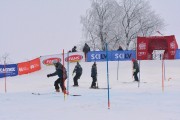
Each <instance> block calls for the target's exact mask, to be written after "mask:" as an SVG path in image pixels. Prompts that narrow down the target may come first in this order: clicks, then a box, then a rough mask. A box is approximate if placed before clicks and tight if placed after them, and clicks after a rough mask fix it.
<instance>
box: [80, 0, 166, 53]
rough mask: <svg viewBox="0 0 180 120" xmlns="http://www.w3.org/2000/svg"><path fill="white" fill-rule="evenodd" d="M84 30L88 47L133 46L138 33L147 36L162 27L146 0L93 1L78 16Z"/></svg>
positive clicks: (159, 19)
mask: <svg viewBox="0 0 180 120" xmlns="http://www.w3.org/2000/svg"><path fill="white" fill-rule="evenodd" d="M81 23H82V24H83V32H84V33H85V37H86V39H87V41H88V42H89V44H90V46H91V48H94V50H95V49H99V50H105V43H108V46H109V49H111V50H113V49H117V48H118V46H119V45H121V46H122V47H123V48H124V49H126V50H128V49H135V46H136V38H137V36H150V35H153V34H154V33H155V32H156V31H158V30H161V29H162V28H163V26H164V22H163V20H162V19H161V18H160V17H159V16H158V15H157V14H155V12H154V11H152V10H151V6H150V4H149V2H147V1H146V0H121V1H120V2H119V3H117V1H115V0H92V4H91V9H89V10H88V11H87V13H86V16H84V17H81Z"/></svg>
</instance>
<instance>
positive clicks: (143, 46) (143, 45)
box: [138, 42, 146, 50]
mask: <svg viewBox="0 0 180 120" xmlns="http://www.w3.org/2000/svg"><path fill="white" fill-rule="evenodd" d="M138 48H139V50H146V43H144V42H141V43H139V46H138Z"/></svg>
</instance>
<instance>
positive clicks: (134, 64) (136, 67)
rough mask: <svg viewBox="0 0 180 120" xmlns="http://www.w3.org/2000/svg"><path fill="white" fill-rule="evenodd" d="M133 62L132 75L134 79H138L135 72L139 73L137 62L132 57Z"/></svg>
mask: <svg viewBox="0 0 180 120" xmlns="http://www.w3.org/2000/svg"><path fill="white" fill-rule="evenodd" d="M132 62H133V76H134V81H137V82H138V81H139V78H138V76H137V74H138V73H139V64H138V62H137V60H135V59H134V58H133V59H132Z"/></svg>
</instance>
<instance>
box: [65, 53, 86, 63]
mask: <svg viewBox="0 0 180 120" xmlns="http://www.w3.org/2000/svg"><path fill="white" fill-rule="evenodd" d="M82 59H83V56H82V55H71V56H69V57H67V58H65V61H66V62H78V61H80V60H82Z"/></svg>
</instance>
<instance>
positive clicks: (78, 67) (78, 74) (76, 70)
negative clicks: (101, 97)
mask: <svg viewBox="0 0 180 120" xmlns="http://www.w3.org/2000/svg"><path fill="white" fill-rule="evenodd" d="M74 73H76V75H75V76H74V78H73V80H74V85H73V86H74V87H78V86H79V84H78V79H80V77H81V75H82V67H81V65H80V64H79V62H77V65H76V66H75V68H74V70H73V74H74Z"/></svg>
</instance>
